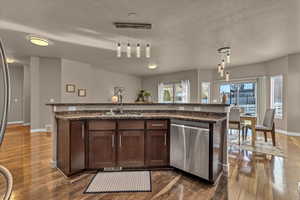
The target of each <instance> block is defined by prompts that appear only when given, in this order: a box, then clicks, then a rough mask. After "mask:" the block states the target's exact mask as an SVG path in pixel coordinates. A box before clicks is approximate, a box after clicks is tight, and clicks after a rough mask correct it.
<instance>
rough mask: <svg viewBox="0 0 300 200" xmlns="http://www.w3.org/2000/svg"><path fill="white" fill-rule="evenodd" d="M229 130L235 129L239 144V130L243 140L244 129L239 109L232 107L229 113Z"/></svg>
mask: <svg viewBox="0 0 300 200" xmlns="http://www.w3.org/2000/svg"><path fill="white" fill-rule="evenodd" d="M229 129H235V130H238V131H239V144H240V143H241V135H240V134H241V130H242V134H243V138H244V127H243V124H242V123H241V114H240V108H237V107H232V108H231V109H230V111H229Z"/></svg>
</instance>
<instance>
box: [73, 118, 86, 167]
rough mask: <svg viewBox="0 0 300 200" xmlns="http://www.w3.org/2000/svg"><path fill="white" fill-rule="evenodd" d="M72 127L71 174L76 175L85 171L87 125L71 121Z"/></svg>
mask: <svg viewBox="0 0 300 200" xmlns="http://www.w3.org/2000/svg"><path fill="white" fill-rule="evenodd" d="M70 127H71V131H70V132H71V134H70V139H71V140H70V141H71V145H70V147H71V148H70V150H71V154H70V156H71V173H75V172H78V171H81V170H84V169H85V124H84V122H83V121H71V126H70Z"/></svg>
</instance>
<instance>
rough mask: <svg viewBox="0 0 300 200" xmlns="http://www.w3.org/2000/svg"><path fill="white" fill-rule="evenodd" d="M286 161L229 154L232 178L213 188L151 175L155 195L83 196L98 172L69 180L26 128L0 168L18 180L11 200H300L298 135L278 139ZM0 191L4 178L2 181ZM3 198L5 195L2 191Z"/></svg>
mask: <svg viewBox="0 0 300 200" xmlns="http://www.w3.org/2000/svg"><path fill="white" fill-rule="evenodd" d="M277 141H279V145H280V146H281V147H282V148H283V149H284V151H285V152H286V155H287V158H281V157H274V156H269V155H268V156H267V155H261V154H254V153H252V152H247V151H238V152H230V170H229V173H228V177H222V179H221V180H220V184H218V185H217V186H210V185H208V184H205V183H202V182H201V181H199V180H198V179H193V178H190V177H187V176H185V175H184V174H181V173H178V172H175V171H155V172H153V173H152V176H153V177H152V181H153V186H152V192H150V193H118V194H82V192H83V191H84V189H85V187H86V186H87V184H88V183H89V181H90V180H91V178H92V177H93V176H94V174H84V175H81V176H78V177H74V178H72V179H66V178H65V177H64V176H63V175H62V174H60V172H58V171H57V170H56V169H53V168H51V165H50V161H51V152H52V151H51V135H50V134H47V133H32V134H30V133H29V128H28V127H16V126H13V127H9V128H8V130H7V135H6V137H5V139H4V143H3V145H2V146H1V148H0V164H1V165H4V166H6V167H7V168H8V169H9V170H10V171H11V172H12V174H13V176H14V191H13V195H12V198H11V199H12V200H21V199H22V200H23V199H24V200H25V199H26V200H31V199H32V200H35V199H38V200H43V199H57V200H62V199H63V200H64V199H68V200H71V199H72V200H73V199H85V200H93V199H97V200H98V199H99V200H114V199H117V200H139V199H143V200H146V199H147V200H148V199H157V200H159V199H168V200H171V199H172V200H173V199H174V200H175V199H176V200H177V199H178V200H189V199H190V200H194V199H195V200H196V199H230V200H231V199H234V200H235V199H239V200H247V199H261V200H268V199H276V200H283V199H288V200H290V199H291V200H294V199H300V198H299V195H298V193H297V182H298V181H300V137H298V138H297V137H290V136H283V135H279V134H278V135H277ZM0 184H1V185H0V192H2V191H3V188H4V185H3V179H1V178H0ZM1 194H2V193H1Z"/></svg>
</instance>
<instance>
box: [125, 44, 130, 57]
mask: <svg viewBox="0 0 300 200" xmlns="http://www.w3.org/2000/svg"><path fill="white" fill-rule="evenodd" d="M126 52H127V57H128V58H130V57H131V47H130V44H129V43H128V44H127V51H126Z"/></svg>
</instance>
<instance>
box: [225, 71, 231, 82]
mask: <svg viewBox="0 0 300 200" xmlns="http://www.w3.org/2000/svg"><path fill="white" fill-rule="evenodd" d="M229 76H230V75H229V72H226V73H225V80H226V82H228V81H229Z"/></svg>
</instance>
